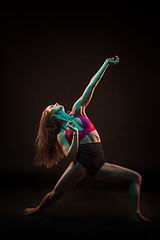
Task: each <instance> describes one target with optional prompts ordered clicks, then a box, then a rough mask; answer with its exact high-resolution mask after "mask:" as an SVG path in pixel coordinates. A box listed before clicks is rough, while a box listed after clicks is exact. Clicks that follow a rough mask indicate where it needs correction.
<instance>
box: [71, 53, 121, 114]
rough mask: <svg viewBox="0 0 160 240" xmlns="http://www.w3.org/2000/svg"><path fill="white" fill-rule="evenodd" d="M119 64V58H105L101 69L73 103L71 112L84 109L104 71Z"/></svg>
mask: <svg viewBox="0 0 160 240" xmlns="http://www.w3.org/2000/svg"><path fill="white" fill-rule="evenodd" d="M118 62H119V57H118V56H116V57H115V58H107V59H106V61H105V62H104V63H103V65H102V66H101V68H100V69H99V70H98V72H97V73H96V74H95V75H94V76H93V77H92V79H91V80H90V82H89V84H88V85H87V87H86V88H85V90H84V92H83V94H82V96H81V97H80V98H79V99H78V100H77V101H76V102H75V103H74V105H73V107H72V112H79V111H81V108H86V107H87V105H88V104H89V102H90V101H91V99H92V96H93V93H94V90H95V87H96V86H97V84H98V83H99V82H100V80H101V78H102V76H103V74H104V73H105V71H106V69H107V68H108V66H109V65H113V64H117V63H118Z"/></svg>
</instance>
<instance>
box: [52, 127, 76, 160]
mask: <svg viewBox="0 0 160 240" xmlns="http://www.w3.org/2000/svg"><path fill="white" fill-rule="evenodd" d="M67 126H68V127H69V128H70V130H71V131H72V132H73V138H72V142H71V145H70V144H69V143H68V140H67V139H66V137H65V136H64V134H63V133H60V134H59V135H58V136H57V139H58V142H59V144H60V146H61V148H62V149H63V152H64V154H65V156H66V157H67V158H68V159H69V160H71V161H76V156H77V152H78V147H79V137H78V129H77V128H75V125H74V123H73V122H68V123H67Z"/></svg>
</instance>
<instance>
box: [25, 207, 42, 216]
mask: <svg viewBox="0 0 160 240" xmlns="http://www.w3.org/2000/svg"><path fill="white" fill-rule="evenodd" d="M39 213H40V211H39V209H38V208H26V209H25V210H24V215H30V216H31V215H38V214H39Z"/></svg>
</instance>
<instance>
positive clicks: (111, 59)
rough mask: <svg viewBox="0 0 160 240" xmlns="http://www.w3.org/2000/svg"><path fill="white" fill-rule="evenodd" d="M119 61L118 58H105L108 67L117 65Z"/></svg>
mask: <svg viewBox="0 0 160 240" xmlns="http://www.w3.org/2000/svg"><path fill="white" fill-rule="evenodd" d="M119 59H120V58H119V57H118V56H115V57H114V58H107V61H108V63H109V64H110V65H114V64H117V63H119Z"/></svg>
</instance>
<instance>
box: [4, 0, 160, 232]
mask: <svg viewBox="0 0 160 240" xmlns="http://www.w3.org/2000/svg"><path fill="white" fill-rule="evenodd" d="M106 6H107V7H106ZM106 6H103V5H102V4H101V5H100V4H99V5H98V4H94V3H93V4H92V7H91V6H85V7H84V6H82V5H76V6H75V7H74V8H71V7H69V6H67V5H66V6H65V5H62V6H54V7H52V8H51V11H48V10H45V9H41V10H37V11H36V10H35V11H29V10H26V9H25V10H21V11H18V10H17V11H12V10H11V11H3V12H1V24H2V28H1V29H2V31H1V40H2V44H1V47H2V56H3V72H2V74H3V75H2V94H1V95H2V103H3V104H2V109H1V110H2V125H1V131H2V157H1V186H2V193H3V194H2V195H3V197H2V199H1V200H2V204H1V208H2V211H1V212H2V213H1V216H2V219H3V221H4V219H5V222H6V223H7V224H8V225H10V226H11V225H12V224H13V220H15V219H16V221H17V222H16V221H15V223H16V224H15V226H18V223H19V222H18V221H21V223H23V222H25V223H27V224H29V226H31V225H34V224H35V222H36V220H35V219H36V218H35V219H34V220H33V219H32V218H31V220H29V218H27V220H26V219H24V217H22V213H23V210H24V208H25V207H29V206H28V204H30V205H31V206H32V205H33V206H34V204H36V201H37V203H38V202H39V201H40V200H41V198H42V197H43V196H44V195H45V194H46V192H47V191H48V190H49V189H52V188H53V186H54V184H55V183H56V181H57V180H58V178H59V177H60V176H61V174H62V173H63V171H64V170H65V168H66V167H67V166H68V164H69V162H68V160H66V159H63V160H62V161H61V163H60V164H59V165H58V166H55V167H53V168H52V169H44V168H37V167H35V166H34V165H33V158H34V141H35V137H36V133H37V130H38V124H39V120H40V116H41V113H42V111H43V109H44V108H45V107H46V106H47V105H49V104H51V103H55V102H58V103H60V104H62V105H64V106H65V109H66V110H70V109H71V107H72V105H73V103H74V102H75V101H76V100H77V99H78V98H79V97H80V95H81V94H82V92H83V90H84V88H85V87H86V86H87V84H88V82H89V80H90V79H91V77H92V76H93V75H94V74H95V73H96V71H97V70H98V69H99V68H100V66H101V65H102V64H103V62H104V61H105V59H106V58H107V57H112V56H115V55H118V56H119V57H120V63H119V64H118V65H116V66H111V67H110V68H108V70H107V72H106V73H105V75H104V76H103V78H102V80H101V82H100V84H99V85H98V86H97V88H96V91H95V93H94V96H93V99H92V101H91V103H90V104H89V106H88V108H87V110H86V112H87V115H88V117H89V118H90V120H91V121H92V122H93V124H94V125H95V127H96V128H97V130H98V131H99V134H100V136H101V140H102V143H103V147H104V152H105V156H106V161H108V162H111V163H114V164H118V165H122V166H125V167H128V168H131V169H133V170H135V171H138V172H139V173H140V174H141V175H142V177H143V185H142V191H143V192H144V195H145V194H146V195H145V196H146V198H145V199H144V200H143V199H142V200H143V201H144V202H145V204H146V205H145V207H144V210H145V211H146V212H147V214H148V215H150V216H151V218H153V219H154V220H155V221H159V220H157V219H158V214H157V213H158V209H156V207H155V206H158V200H157V199H158V197H159V182H158V181H159V178H158V176H159V170H160V163H159V141H158V137H159V118H158V112H159V90H160V89H159V40H160V39H159V31H158V29H159V27H158V26H159V22H158V11H157V10H156V6H155V5H154V4H153V5H152V7H150V6H145V7H144V6H141V7H140V6H139V5H138V4H137V5H136V4H135V5H133V4H131V5H126V4H125V5H121V4H119V5H116V4H115V5H114V4H113V6H110V5H107V4H106ZM88 183H89V184H88ZM112 187H113V189H114V186H113V185H112V186H108V185H107V188H106V185H103V184H102V185H101V187H100V185H97V182H94V181H92V180H91V179H89V178H86V180H84V181H83V183H82V184H80V185H79V187H77V189H79V192H81V191H82V195H84V193H86V192H88V191H90V194H91V195H92V194H93V195H94V196H93V197H94V201H95V202H94V204H95V205H96V204H98V201H99V204H101V201H100V199H103V196H101V197H99V198H98V197H97V195H98V192H97V191H98V189H101V194H102V193H103V192H106V191H108V193H109V190H107V189H111V188H112ZM94 189H95V191H94ZM118 189H119V187H118ZM76 191H78V190H75V192H76ZM85 191H86V192H85ZM99 191H100V190H99ZM110 192H111V190H110ZM122 192H123V191H122ZM108 193H107V196H108ZM112 194H113V192H112ZM114 194H115V195H114ZM114 194H113V195H114V196H113V198H114V199H117V198H118V197H119V196H121V198H120V197H119V198H120V199H119V201H120V202H123V201H125V200H124V198H125V197H124V196H122V194H121V195H118V194H120V193H119V191H118V193H116V190H115V193H114ZM116 194H117V195H116ZM142 194H143V193H142ZM104 195H105V193H104ZM69 196H70V195H69ZM75 196H76V193H75ZM87 196H88V198H87ZM89 196H90V195H89V194H88V195H87V194H86V198H82V199H81V197H80V199H81V201H80V202H79V205H80V206H81V207H80V209H81V208H82V209H81V211H82V212H83V213H84V215H83V214H82V216H81V214H79V212H80V210H79V211H78V207H77V206H75V208H73V209H70V211H69V210H68V213H66V216H65V214H64V215H63V214H62V212H63V213H64V212H65V211H66V212H67V207H66V209H65V207H64V206H65V200H66V201H67V199H64V200H62V202H61V203H62V206H60V207H59V210H61V208H64V211H62V210H61V211H62V212H61V211H58V210H57V213H56V214H57V215H56V217H55V218H54V217H53V216H54V211H53V210H52V211H51V213H50V212H48V214H49V215H45V217H44V216H43V217H44V218H46V219H47V221H48V222H49V220H50V218H51V216H52V217H53V218H54V220H53V219H52V221H54V224H55V222H56V224H57V225H58V224H59V225H60V224H62V226H65V224H66V221H68V219H70V217H69V216H71V217H73V219H74V218H75V219H76V217H77V219H78V217H80V216H81V218H83V219H87V216H89V218H90V219H91V218H92V214H93V213H90V214H89V213H85V211H86V210H85V207H84V209H83V207H82V205H83V204H84V205H85V204H86V206H88V207H89V206H90V203H89V201H90V200H91V199H90V197H89ZM96 198H98V199H99V200H97V202H96V200H95V199H96ZM87 199H88V200H87ZM27 200H28V201H27ZM75 200H76V197H75V199H74V194H73V196H72V195H71V196H70V199H69V200H68V201H69V202H70V201H71V202H72V203H73V202H74V201H75ZM92 200H93V199H92ZM92 200H91V201H92ZM110 201H111V199H110ZM147 201H148V202H149V201H150V203H148V204H147ZM152 201H154V203H153V204H152ZM69 202H68V205H69ZM111 202H112V201H111ZM87 203H88V205H87ZM102 203H104V202H103V201H102ZM116 204H117V202H116V201H115V205H116ZM156 204H157V205H156ZM79 205H78V206H79ZM102 205H103V204H102ZM106 205H107V197H106ZM115 205H114V206H115ZM152 205H154V207H155V208H154V209H153V207H152ZM104 206H105V204H104ZM104 206H103V207H104ZM119 208H120V206H119ZM57 209H58V207H57ZM117 209H118V207H117ZM92 210H93V209H92V208H91V212H94V210H93V211H92ZM123 210H124V211H125V207H124V209H123ZM76 211H77V215H76V214H75V215H74V214H73V213H75V212H76ZM88 211H89V210H88ZM98 211H99V213H98ZM107 211H109V209H108V210H107ZM110 211H112V213H113V212H114V213H113V214H109V213H108V219H107V221H109V223H108V224H110V225H109V226H110V230H111V229H112V228H114V227H113V226H115V221H116V216H121V215H123V214H120V213H119V215H118V213H117V210H116V211H114V208H113V207H112V210H110ZM58 212H60V213H59V214H58ZM95 212H97V215H95V217H94V214H93V218H92V221H95V222H94V223H93V225H94V224H95V225H96V226H99V228H98V227H97V229H100V223H99V222H98V223H96V221H98V220H96V219H97V218H96V217H97V216H98V218H99V219H101V220H100V221H102V219H103V217H104V215H103V211H100V210H97V211H96V210H95ZM87 214H88V215H87ZM116 214H117V215H116ZM144 214H145V213H144ZM47 216H48V217H47ZM64 216H65V217H66V218H65V217H64ZM105 216H106V218H107V213H106V215H105ZM110 216H114V217H112V218H113V221H114V223H113V222H110V220H109V218H110ZM126 216H128V215H127V214H126ZM43 217H42V219H37V221H38V224H42V226H43V220H44V219H43ZM124 218H125V217H124ZM46 219H45V220H46ZM62 219H63V221H62ZM72 221H73V222H74V220H72ZM72 221H71V219H70V224H71V225H72V224H73V222H72ZM76 221H77V225H76V227H75V228H76V229H78V227H77V226H79V225H80V223H79V221H80V220H76ZM86 221H87V220H86ZM104 221H105V220H104ZM80 222H81V223H82V221H80ZM74 223H75V222H74ZM101 224H102V223H101ZM57 225H56V226H57ZM59 225H58V226H59ZM102 225H105V226H106V225H107V224H106V222H103V224H102ZM152 226H153V225H152ZM58 229H59V228H58ZM119 229H120V227H119ZM143 230H144V229H142V230H141V231H142V232H143ZM57 231H59V230H57ZM90 231H91V226H90V225H88V232H90ZM97 231H98V230H97ZM121 231H125V229H123V227H122V230H121ZM128 231H131V229H129V230H128Z"/></svg>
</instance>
